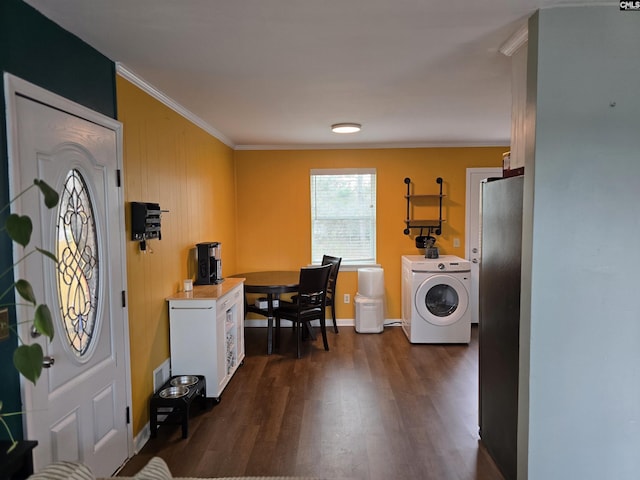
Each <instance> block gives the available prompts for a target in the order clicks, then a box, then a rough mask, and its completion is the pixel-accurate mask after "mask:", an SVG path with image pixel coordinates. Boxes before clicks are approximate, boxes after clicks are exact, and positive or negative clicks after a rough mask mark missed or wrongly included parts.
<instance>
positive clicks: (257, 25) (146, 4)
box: [25, 0, 602, 149]
mask: <svg viewBox="0 0 640 480" xmlns="http://www.w3.org/2000/svg"><path fill="white" fill-rule="evenodd" d="M25 1H26V3H28V4H30V5H32V6H33V7H35V8H36V9H37V10H39V11H41V12H42V13H43V14H44V15H46V16H47V17H49V18H50V19H52V20H53V21H54V22H56V23H58V24H59V25H61V26H62V27H64V28H65V29H66V30H68V31H70V32H72V33H74V34H75V35H77V36H78V37H80V38H81V39H82V40H84V41H85V42H87V43H88V44H90V45H92V46H93V47H95V48H96V49H97V50H99V51H100V52H102V53H103V54H104V55H106V56H107V57H109V58H110V59H112V60H114V61H116V62H118V64H119V68H120V71H121V72H124V73H125V74H126V76H127V75H128V76H129V77H130V78H133V79H135V80H137V81H138V82H139V83H140V84H143V85H146V86H148V88H149V90H151V91H155V92H158V93H159V95H160V96H161V97H162V96H163V95H164V96H166V97H168V98H167V99H168V103H173V105H174V107H176V108H177V110H179V111H182V112H183V113H184V112H187V113H186V115H188V116H192V117H191V118H194V119H195V121H196V123H198V124H199V125H201V126H203V127H204V128H205V129H206V130H208V131H209V132H210V133H213V134H214V135H215V136H217V137H218V138H219V139H220V140H222V141H223V142H224V143H226V144H227V145H229V146H231V147H234V148H237V149H252V148H332V147H338V148H355V147H392V146H395V147H418V146H442V145H446V146H467V145H507V144H508V143H509V137H510V112H511V97H510V95H511V93H510V61H509V58H508V57H506V56H504V55H502V54H501V53H500V52H499V51H498V50H499V48H500V47H501V45H503V43H504V42H505V41H506V40H507V39H508V38H509V37H510V36H511V35H512V34H513V33H514V32H516V31H517V30H518V29H519V28H520V27H522V26H523V25H524V24H525V23H526V19H527V18H528V17H529V16H530V15H531V14H532V13H534V12H535V10H536V9H538V8H547V7H551V6H556V5H565V4H568V3H569V2H567V1H563V0H478V1H457V2H456V1H451V0H315V1H313V0H297V1H295V0H180V1H177V0H101V1H98V0H94V1H87V0H56V1H55V2H52V1H51V0H25ZM575 3H576V2H575V1H574V2H571V4H575ZM580 3H581V4H589V3H598V2H596V1H595V0H589V1H582V2H580ZM599 3H602V2H599ZM340 122H357V123H361V124H362V131H361V132H359V133H356V134H349V135H338V134H335V133H332V132H331V131H330V125H331V124H333V123H340Z"/></svg>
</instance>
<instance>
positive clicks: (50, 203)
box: [33, 178, 59, 208]
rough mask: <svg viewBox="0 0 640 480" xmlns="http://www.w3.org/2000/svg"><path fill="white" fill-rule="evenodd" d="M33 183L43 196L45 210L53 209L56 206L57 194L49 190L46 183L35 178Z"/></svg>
mask: <svg viewBox="0 0 640 480" xmlns="http://www.w3.org/2000/svg"><path fill="white" fill-rule="evenodd" d="M33 183H34V184H35V185H36V186H37V187H38V188H39V189H40V191H41V192H42V195H44V204H45V205H46V206H47V208H53V207H55V206H56V205H57V204H58V199H59V195H58V192H56V191H55V190H54V189H53V188H51V187H50V186H49V184H48V183H47V182H45V181H44V180H38V179H37V178H36V179H35V180H34V181H33Z"/></svg>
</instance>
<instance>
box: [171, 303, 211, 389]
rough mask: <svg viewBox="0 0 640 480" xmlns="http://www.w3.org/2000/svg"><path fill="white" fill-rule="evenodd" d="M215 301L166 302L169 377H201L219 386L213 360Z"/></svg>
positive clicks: (208, 382) (209, 383) (208, 383)
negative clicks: (169, 352)
mask: <svg viewBox="0 0 640 480" xmlns="http://www.w3.org/2000/svg"><path fill="white" fill-rule="evenodd" d="M216 323H217V322H216V302H215V301H214V300H184V301H171V302H170V303H169V326H170V345H171V374H172V375H204V376H205V377H206V380H207V394H209V392H208V390H209V385H211V386H212V387H213V386H215V385H217V384H218V378H219V377H218V365H217V364H218V360H217V357H216V354H215V352H216V350H217V343H218V341H217V339H218V331H217V328H216Z"/></svg>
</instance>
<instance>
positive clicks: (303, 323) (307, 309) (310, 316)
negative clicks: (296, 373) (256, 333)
mask: <svg viewBox="0 0 640 480" xmlns="http://www.w3.org/2000/svg"><path fill="white" fill-rule="evenodd" d="M330 273H331V265H317V266H312V267H304V268H301V269H300V285H299V287H298V294H297V296H296V297H297V301H296V302H284V301H282V302H280V305H279V306H278V308H276V309H275V310H274V316H275V318H276V339H277V338H278V337H279V335H280V332H279V330H280V329H279V326H280V320H281V319H284V320H289V321H290V322H293V325H294V327H295V328H294V330H295V334H296V349H297V355H298V358H300V343H301V342H302V333H303V330H304V329H303V327H305V328H306V329H307V331H309V333H312V332H313V328H312V326H311V321H313V320H319V321H320V332H321V333H322V342H323V343H324V349H325V350H329V342H328V341H327V326H326V301H327V283H328V282H329V274H330Z"/></svg>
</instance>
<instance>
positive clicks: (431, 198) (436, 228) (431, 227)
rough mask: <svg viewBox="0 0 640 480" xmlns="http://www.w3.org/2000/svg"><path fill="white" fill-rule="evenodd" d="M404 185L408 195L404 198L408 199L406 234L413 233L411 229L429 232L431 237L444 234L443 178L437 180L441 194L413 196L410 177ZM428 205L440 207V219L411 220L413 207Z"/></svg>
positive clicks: (405, 180)
mask: <svg viewBox="0 0 640 480" xmlns="http://www.w3.org/2000/svg"><path fill="white" fill-rule="evenodd" d="M404 183H406V184H407V194H406V195H405V196H404V198H406V199H407V215H406V217H405V221H404V223H405V225H406V228H405V229H404V234H405V235H409V234H410V233H411V229H414V228H419V229H420V230H427V231H428V234H429V235H431V234H433V233H435V234H436V235H441V234H442V222H444V220H443V219H442V199H443V198H444V195H443V194H442V178H441V177H438V178H436V183H437V184H438V185H439V186H440V192H439V193H434V194H425V195H415V194H411V179H410V178H409V177H407V178H405V179H404ZM412 204H414V205H427V204H432V205H433V206H437V207H438V218H430V219H415V218H411V205H412Z"/></svg>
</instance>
